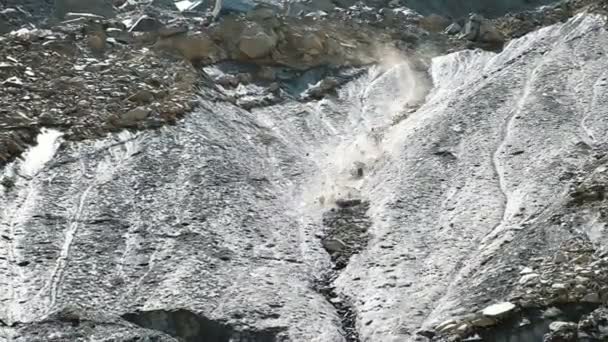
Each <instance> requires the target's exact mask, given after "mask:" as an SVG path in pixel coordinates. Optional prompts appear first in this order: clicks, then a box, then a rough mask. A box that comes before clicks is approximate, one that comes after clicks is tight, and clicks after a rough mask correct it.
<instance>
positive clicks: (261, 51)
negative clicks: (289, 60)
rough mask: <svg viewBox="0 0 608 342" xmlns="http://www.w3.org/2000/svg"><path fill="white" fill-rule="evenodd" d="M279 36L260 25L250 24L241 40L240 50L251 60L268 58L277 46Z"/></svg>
mask: <svg viewBox="0 0 608 342" xmlns="http://www.w3.org/2000/svg"><path fill="white" fill-rule="evenodd" d="M277 42H278V38H277V35H276V34H275V33H274V32H272V31H271V30H265V29H264V27H262V26H261V25H260V24H258V23H255V22H249V23H247V25H246V26H245V28H244V29H243V32H242V34H241V38H240V40H239V50H240V51H241V52H242V53H243V54H245V55H246V56H247V57H249V58H260V57H264V56H267V55H268V54H269V53H270V52H271V51H272V49H273V48H274V47H275V46H276V45H277Z"/></svg>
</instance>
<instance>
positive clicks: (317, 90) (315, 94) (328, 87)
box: [307, 77, 338, 99]
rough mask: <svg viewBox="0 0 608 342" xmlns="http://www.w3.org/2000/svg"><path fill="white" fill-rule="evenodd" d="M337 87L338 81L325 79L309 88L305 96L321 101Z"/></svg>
mask: <svg viewBox="0 0 608 342" xmlns="http://www.w3.org/2000/svg"><path fill="white" fill-rule="evenodd" d="M337 86H338V81H337V80H336V79H334V78H331V77H327V78H324V79H323V80H321V81H320V82H318V83H317V84H315V85H314V86H312V87H310V88H309V89H308V91H307V95H308V96H310V97H312V98H315V99H321V98H323V97H324V96H325V95H326V94H327V93H329V92H330V91H332V90H333V89H335V88H336V87H337Z"/></svg>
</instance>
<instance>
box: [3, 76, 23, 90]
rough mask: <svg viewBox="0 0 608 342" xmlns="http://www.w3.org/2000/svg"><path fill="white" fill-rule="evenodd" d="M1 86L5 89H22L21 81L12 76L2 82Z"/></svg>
mask: <svg viewBox="0 0 608 342" xmlns="http://www.w3.org/2000/svg"><path fill="white" fill-rule="evenodd" d="M2 85H3V86H5V87H13V88H22V87H23V81H22V80H21V79H20V78H19V77H17V76H13V77H9V78H7V79H6V80H4V82H2Z"/></svg>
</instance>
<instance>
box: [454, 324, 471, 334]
mask: <svg viewBox="0 0 608 342" xmlns="http://www.w3.org/2000/svg"><path fill="white" fill-rule="evenodd" d="M470 330H471V326H470V325H468V324H467V323H462V324H460V325H459V326H457V327H456V330H455V331H456V333H457V334H458V335H461V336H463V335H466V334H467V333H468V332H469V331H470Z"/></svg>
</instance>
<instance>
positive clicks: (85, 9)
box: [55, 0, 114, 19]
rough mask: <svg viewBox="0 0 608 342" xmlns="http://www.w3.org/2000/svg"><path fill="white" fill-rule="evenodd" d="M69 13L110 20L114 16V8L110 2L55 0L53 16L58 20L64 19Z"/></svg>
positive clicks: (104, 0) (102, 0)
mask: <svg viewBox="0 0 608 342" xmlns="http://www.w3.org/2000/svg"><path fill="white" fill-rule="evenodd" d="M70 12H72V13H91V14H96V15H100V16H103V17H105V18H111V17H113V16H114V6H113V5H112V1H111V0H55V15H56V16H57V17H58V18H59V19H64V18H65V16H66V14H68V13H70Z"/></svg>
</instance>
